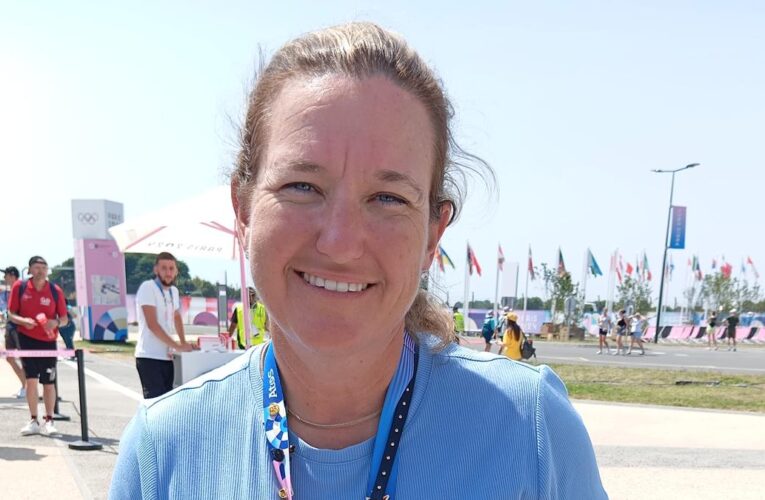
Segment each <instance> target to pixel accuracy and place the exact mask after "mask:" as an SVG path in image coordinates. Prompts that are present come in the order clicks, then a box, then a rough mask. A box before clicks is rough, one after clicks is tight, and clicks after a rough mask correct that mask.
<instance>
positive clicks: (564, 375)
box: [550, 364, 765, 413]
mask: <svg viewBox="0 0 765 500" xmlns="http://www.w3.org/2000/svg"><path fill="white" fill-rule="evenodd" d="M550 366H551V367H552V368H553V369H554V370H555V371H556V372H557V373H558V375H560V377H561V379H563V381H564V382H565V383H566V387H567V388H568V392H569V395H570V396H571V397H572V398H574V399H592V400H598V401H617V402H623V403H645V404H655V405H670V406H686V407H692V408H713V409H720V410H741V411H754V412H762V413H765V376H762V375H730V374H725V373H719V372H706V371H685V370H684V371H680V370H657V369H646V368H622V367H614V366H588V365H569V364H552V365H550Z"/></svg>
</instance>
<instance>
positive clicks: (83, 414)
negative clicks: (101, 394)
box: [69, 349, 103, 451]
mask: <svg viewBox="0 0 765 500" xmlns="http://www.w3.org/2000/svg"><path fill="white" fill-rule="evenodd" d="M74 355H75V357H76V358H77V383H78V386H79V388H80V434H81V437H82V439H81V440H80V441H75V442H73V443H69V448H71V449H73V450H85V451H90V450H100V449H102V448H103V445H101V443H97V442H95V441H89V440H88V403H87V398H86V397H85V363H84V361H83V358H82V349H77V350H76V351H74Z"/></svg>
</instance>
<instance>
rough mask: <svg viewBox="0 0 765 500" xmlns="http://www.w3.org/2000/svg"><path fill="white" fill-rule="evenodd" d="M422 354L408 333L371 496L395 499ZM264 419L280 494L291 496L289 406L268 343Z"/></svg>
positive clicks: (375, 454)
mask: <svg viewBox="0 0 765 500" xmlns="http://www.w3.org/2000/svg"><path fill="white" fill-rule="evenodd" d="M418 358H419V351H418V347H417V345H416V343H415V342H414V340H413V339H412V338H411V337H410V336H409V334H408V333H406V334H405V335H404V348H403V349H402V351H401V359H400V360H399V364H398V368H397V370H396V373H395V375H394V376H393V379H392V380H391V383H390V385H389V386H388V391H387V393H386V395H385V403H384V405H383V410H382V413H381V414H380V422H379V424H378V426H377V436H376V438H375V444H374V449H373V451H372V460H371V462H372V464H373V466H372V467H370V470H369V479H368V481H367V492H368V495H367V496H366V499H367V500H392V499H393V497H394V493H395V489H396V477H397V470H398V467H397V465H398V462H397V461H396V455H397V452H398V448H399V443H400V441H401V435H402V434H403V430H404V425H405V423H406V419H407V417H408V415H409V408H410V407H411V402H412V394H413V393H414V382H415V377H416V375H417V361H418ZM263 421H264V423H265V433H266V442H267V444H268V450H269V454H270V456H271V459H272V464H273V467H274V472H275V474H276V479H277V481H278V483H279V487H280V489H279V498H280V499H290V500H291V499H292V495H293V491H292V478H291V476H290V445H289V427H288V425H287V406H286V404H285V402H284V394H283V392H282V386H281V382H280V381H279V370H278V368H277V366H276V356H275V355H274V350H273V345H272V344H268V345H267V346H266V347H265V355H264V358H263Z"/></svg>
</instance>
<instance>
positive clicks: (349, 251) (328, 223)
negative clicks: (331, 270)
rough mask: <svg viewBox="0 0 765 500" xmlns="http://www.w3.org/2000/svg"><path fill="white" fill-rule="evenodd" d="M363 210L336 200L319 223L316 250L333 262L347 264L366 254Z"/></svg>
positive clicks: (348, 202)
mask: <svg viewBox="0 0 765 500" xmlns="http://www.w3.org/2000/svg"><path fill="white" fill-rule="evenodd" d="M363 218H364V214H363V211H362V209H361V208H360V207H359V206H358V205H357V204H353V203H351V202H350V200H348V199H335V200H333V201H332V202H331V203H330V204H329V205H328V207H327V212H326V213H325V214H324V216H323V217H322V220H321V221H320V222H319V224H320V227H319V237H318V239H317V241H316V249H317V250H318V251H319V253H322V254H324V255H326V256H327V257H329V258H330V259H331V260H332V261H333V262H336V263H338V264H345V263H348V262H352V261H354V260H356V259H359V258H361V256H362V255H363V253H364V243H365V239H366V236H365V228H364V220H363Z"/></svg>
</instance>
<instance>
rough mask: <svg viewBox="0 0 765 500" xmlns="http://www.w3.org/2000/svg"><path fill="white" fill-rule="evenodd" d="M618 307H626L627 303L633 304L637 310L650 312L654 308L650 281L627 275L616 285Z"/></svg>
mask: <svg viewBox="0 0 765 500" xmlns="http://www.w3.org/2000/svg"><path fill="white" fill-rule="evenodd" d="M616 293H618V294H619V298H618V299H617V306H616V307H617V308H619V309H624V308H626V306H627V304H632V305H633V306H634V307H635V311H641V312H648V311H650V310H651V309H653V303H652V301H651V284H650V283H649V282H648V281H642V280H638V279H635V278H633V277H632V276H626V277H625V278H624V281H623V282H622V283H621V284H620V285H618V286H617V287H616Z"/></svg>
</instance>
